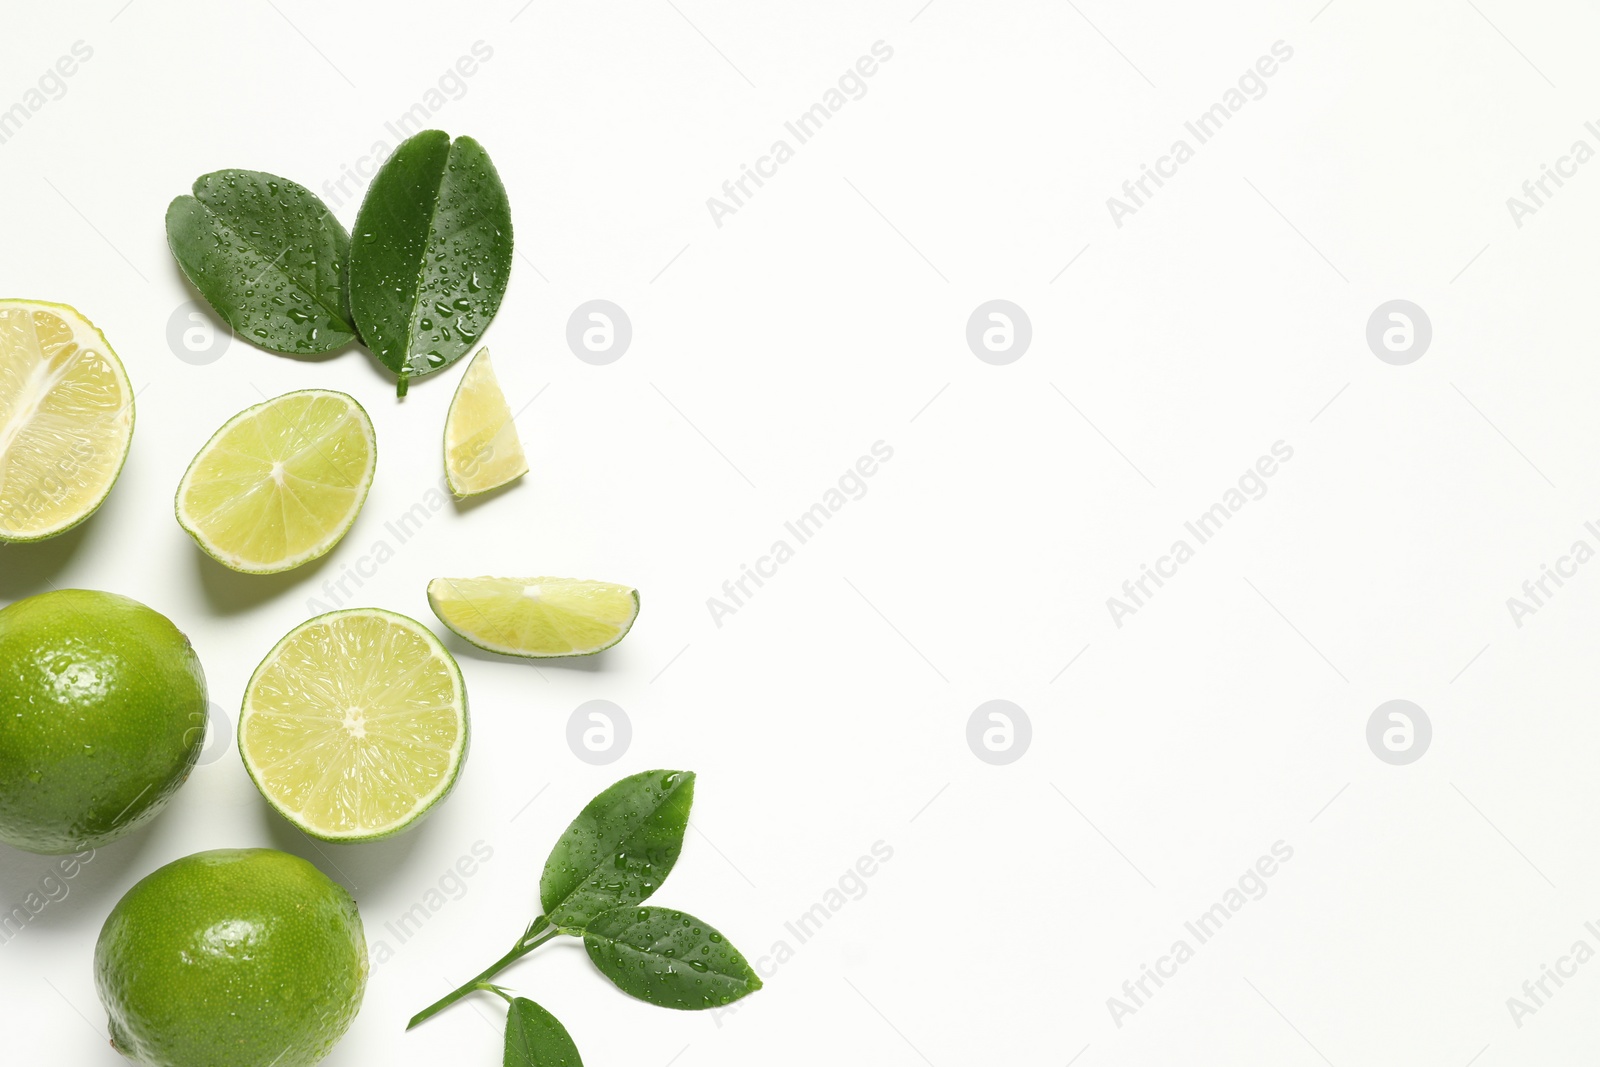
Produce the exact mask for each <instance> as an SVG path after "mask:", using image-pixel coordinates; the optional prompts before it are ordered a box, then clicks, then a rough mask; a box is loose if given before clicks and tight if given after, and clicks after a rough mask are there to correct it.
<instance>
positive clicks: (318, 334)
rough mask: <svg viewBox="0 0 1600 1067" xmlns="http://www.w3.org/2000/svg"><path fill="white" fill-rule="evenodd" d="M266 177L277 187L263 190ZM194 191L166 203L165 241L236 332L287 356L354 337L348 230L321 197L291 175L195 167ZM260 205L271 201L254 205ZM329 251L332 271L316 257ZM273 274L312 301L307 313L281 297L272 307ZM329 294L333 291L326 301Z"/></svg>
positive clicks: (323, 257)
mask: <svg viewBox="0 0 1600 1067" xmlns="http://www.w3.org/2000/svg"><path fill="white" fill-rule="evenodd" d="M230 181H232V182H234V183H244V186H245V190H246V191H245V192H243V193H241V192H239V191H238V190H237V189H236V188H231V187H229V185H228V183H229V182H230ZM273 183H275V184H277V185H279V186H280V189H279V190H278V191H277V192H276V193H274V192H271V191H269V190H268V186H269V184H273ZM252 190H253V191H254V192H255V193H256V195H257V201H256V202H255V203H251V202H250V200H251V198H250V191H252ZM193 191H194V195H193V196H180V197H177V198H176V199H174V200H173V201H172V203H171V204H169V205H168V206H167V217H166V228H167V247H168V248H169V249H171V251H172V257H173V259H175V260H177V262H178V266H179V268H180V269H181V270H182V271H183V274H184V277H186V278H188V279H189V282H190V283H191V284H192V285H193V286H194V287H195V288H196V289H197V290H199V292H200V295H201V296H203V297H205V299H206V302H207V303H208V304H210V305H211V307H212V309H213V310H214V311H216V313H217V314H218V316H220V317H221V318H222V320H223V321H224V322H226V323H227V324H228V326H229V327H230V328H231V329H232V330H233V332H234V333H235V334H237V335H238V336H239V337H242V338H244V339H245V340H246V341H248V342H250V343H251V344H253V345H256V346H258V347H260V348H264V349H266V350H267V351H269V352H279V353H283V354H287V355H322V354H325V353H328V352H333V351H336V350H337V349H340V348H343V347H345V346H346V345H348V344H349V343H350V342H352V341H354V340H356V329H355V324H354V322H353V321H352V320H351V317H350V312H349V307H348V300H347V299H346V297H345V294H346V293H347V292H348V284H347V281H346V279H347V276H348V273H349V259H350V235H349V234H348V233H346V232H345V229H344V227H343V226H342V225H340V223H339V220H338V219H336V218H335V217H334V215H333V212H331V211H329V210H328V207H327V205H326V204H324V203H323V202H322V200H321V198H320V197H318V196H317V195H316V194H315V193H313V192H312V191H311V190H310V189H307V188H306V187H305V186H303V185H300V184H299V183H298V182H293V181H290V180H289V179H288V178H283V177H279V176H278V175H276V174H267V173H265V172H262V171H251V170H219V171H213V172H212V173H210V174H202V175H201V176H200V177H199V178H196V179H195V182H194V187H193ZM262 204H267V205H270V208H271V210H267V211H263V210H261V209H260V208H261V205H262ZM229 241H232V242H233V243H232V244H231V245H229V244H228V243H227V242H229ZM258 243H264V244H265V247H257V244H258ZM280 244H281V245H282V247H281V248H279V247H278V246H279V245H280ZM327 259H331V260H333V261H334V268H333V277H331V278H330V277H328V276H327V271H326V270H325V269H318V268H317V267H316V266H315V264H317V263H319V262H322V261H323V260H327ZM272 283H276V284H277V285H279V286H289V287H292V289H293V290H294V292H295V293H297V294H299V298H300V302H302V303H304V304H305V306H306V308H308V309H309V311H306V312H303V313H305V314H306V319H305V321H303V322H297V321H295V320H294V319H293V318H292V317H291V316H290V314H289V305H288V303H287V302H284V301H282V300H279V301H278V302H277V306H276V307H275V306H274V304H273V299H274V298H273V297H272V296H271V295H270V294H269V293H268V288H269V285H270V284H272ZM330 296H332V297H337V299H336V300H335V301H331V302H330V299H329V298H330ZM263 335H264V336H263Z"/></svg>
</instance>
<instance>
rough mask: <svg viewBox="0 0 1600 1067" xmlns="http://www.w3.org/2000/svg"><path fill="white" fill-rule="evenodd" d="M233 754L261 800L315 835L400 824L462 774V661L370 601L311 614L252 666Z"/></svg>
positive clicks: (371, 834)
mask: <svg viewBox="0 0 1600 1067" xmlns="http://www.w3.org/2000/svg"><path fill="white" fill-rule="evenodd" d="M239 755H240V756H242V757H243V758H244V767H245V770H247V771H249V772H250V777H251V778H252V779H253V780H254V781H255V783H256V788H257V789H259V790H261V795H262V796H263V797H265V798H266V800H267V803H268V804H270V805H272V807H273V808H274V809H275V810H276V811H277V812H278V814H279V815H282V816H283V817H284V818H285V819H288V820H289V821H290V822H291V823H293V824H294V825H295V826H298V827H299V828H300V829H301V830H304V831H305V832H306V833H308V834H310V835H311V836H312V837H316V838H321V839H322V840H324V841H369V840H372V839H374V838H379V837H387V836H389V835H390V834H397V833H399V832H400V831H401V830H404V829H406V828H407V827H409V826H411V825H413V824H415V823H416V822H418V821H420V820H421V819H422V817H423V816H424V815H426V814H427V812H428V811H429V809H431V808H432V807H433V806H434V805H435V804H437V803H438V802H439V801H441V800H443V799H444V798H445V796H446V795H448V794H449V792H450V790H451V789H452V788H454V786H455V783H456V778H457V776H458V775H460V773H461V764H462V763H463V761H465V759H466V755H467V690H466V685H465V683H464V682H463V681H462V679H461V668H460V667H458V666H456V661H455V659H454V657H452V656H451V655H450V653H449V652H448V651H447V650H446V649H445V647H444V645H442V644H441V643H440V642H439V639H438V638H437V637H435V636H434V635H433V632H432V631H430V630H429V629H428V628H427V627H426V626H423V625H422V624H421V623H419V622H417V621H416V620H415V619H408V618H406V617H405V616H404V615H396V614H395V613H394V612H392V611H382V610H380V609H378V608H350V609H346V610H344V611H334V612H329V613H328V614H326V615H319V616H317V617H316V618H314V619H311V620H309V621H308V622H303V623H301V624H300V625H299V626H297V627H295V628H294V629H293V630H291V631H289V634H288V636H286V637H285V638H284V639H283V640H282V641H279V642H278V644H277V646H276V647H275V648H273V650H272V651H271V652H269V653H268V654H267V658H266V659H264V660H262V661H261V665H260V666H259V667H257V668H256V672H255V674H253V675H252V676H251V677H250V684H249V685H248V686H247V687H246V688H245V694H244V708H243V710H242V711H241V712H240V714H239Z"/></svg>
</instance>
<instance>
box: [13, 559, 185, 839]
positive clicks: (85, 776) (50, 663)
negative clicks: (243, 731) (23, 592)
mask: <svg viewBox="0 0 1600 1067" xmlns="http://www.w3.org/2000/svg"><path fill="white" fill-rule="evenodd" d="M208 707H209V704H208V702H207V700H206V677H205V672H204V671H202V670H201V669H200V659H199V657H198V656H196V655H195V653H194V648H193V647H192V646H191V645H190V644H189V639H188V638H187V637H185V636H184V635H183V633H182V632H181V631H180V630H179V629H178V628H177V627H176V626H174V625H172V622H171V621H170V620H169V619H167V617H166V616H164V615H162V614H161V613H159V612H156V611H152V610H151V609H149V608H147V607H145V606H144V605H143V604H141V603H139V602H138V601H136V600H129V599H128V598H127V597H124V596H117V595H116V594H115V593H100V592H95V591H93V590H88V589H61V590H56V591H55V592H50V593H40V594H39V595H38V596H31V597H28V598H27V599H25V600H19V601H17V602H16V603H14V604H11V605H10V606H8V607H6V608H5V609H4V610H0V841H5V842H7V843H8V844H12V845H15V846H17V847H18V848H25V849H27V850H29V851H30V852H47V853H59V852H77V851H80V850H82V849H85V848H95V847H97V846H99V845H103V844H105V843H106V842H108V841H111V840H114V839H115V838H118V837H121V836H122V835H123V834H125V833H128V832H129V831H130V830H133V829H135V828H137V827H139V826H142V825H143V824H144V823H146V822H148V821H149V820H151V819H153V818H155V816H156V815H157V814H158V813H159V812H160V811H161V809H162V808H164V807H166V805H167V801H168V800H169V799H170V798H171V796H172V794H173V793H174V792H176V791H177V788H178V787H179V786H180V785H182V784H183V782H184V779H186V778H187V777H188V776H189V771H190V770H191V769H192V768H193V767H194V762H195V759H196V758H197V757H198V756H199V755H200V748H201V746H202V745H203V744H204V742H205V732H206V730H205V728H206V711H207V708H208Z"/></svg>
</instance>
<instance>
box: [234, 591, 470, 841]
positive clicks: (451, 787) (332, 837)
mask: <svg viewBox="0 0 1600 1067" xmlns="http://www.w3.org/2000/svg"><path fill="white" fill-rule="evenodd" d="M343 615H382V616H384V617H385V618H389V619H399V620H400V621H401V622H407V623H410V624H411V625H412V626H415V627H416V628H417V630H418V632H420V633H421V634H423V636H425V637H426V638H427V639H428V640H429V641H430V642H432V644H433V646H434V647H435V648H436V649H437V650H438V651H440V652H442V653H444V661H445V662H446V663H448V664H449V665H450V669H451V670H452V671H453V672H454V673H455V678H456V689H457V690H458V691H459V692H460V693H461V755H460V756H459V758H457V760H456V765H455V770H454V772H453V773H452V774H451V775H450V780H449V781H448V782H446V783H445V784H444V786H443V788H441V789H440V790H439V792H438V794H437V795H436V796H435V797H434V798H433V799H432V800H430V801H429V802H428V804H427V806H426V807H424V808H422V809H421V810H419V811H417V812H416V813H415V814H414V815H412V816H411V818H409V819H407V820H406V821H405V822H403V823H400V824H399V825H397V826H391V827H390V828H389V829H387V830H383V831H380V832H378V833H376V834H325V833H323V832H321V831H320V830H317V829H315V828H314V827H311V826H308V825H306V824H305V823H303V822H301V821H300V820H299V819H296V818H295V817H294V816H293V815H291V814H290V813H289V812H287V811H284V810H283V809H282V808H281V807H279V806H278V805H277V803H276V802H275V801H273V799H272V798H271V797H270V796H268V795H267V791H266V789H265V788H264V787H263V786H262V784H261V779H260V778H258V777H257V776H256V772H255V768H254V767H253V766H252V765H251V763H250V757H249V756H248V755H247V754H246V753H245V750H244V720H245V714H246V712H247V711H248V710H249V708H250V694H251V693H252V692H254V691H255V687H256V677H257V676H258V675H259V674H260V673H261V671H262V668H264V667H266V665H267V664H268V663H270V662H272V660H273V659H275V658H276V657H277V653H278V649H280V648H282V647H283V646H284V644H285V643H286V642H287V641H288V640H289V638H291V637H293V636H294V635H295V634H297V633H299V632H300V631H301V630H304V629H305V628H306V627H307V626H310V625H312V624H313V623H317V622H322V621H323V620H325V619H331V618H334V617H335V616H343ZM237 733H238V737H237V739H236V742H235V744H236V746H237V748H238V749H239V762H241V763H243V764H244V769H245V773H246V774H248V775H249V776H250V781H251V782H252V783H253V784H254V785H255V787H256V792H258V793H260V794H261V799H262V800H265V801H266V802H267V806H268V807H270V808H271V809H272V810H273V811H275V812H277V813H278V814H279V815H280V816H282V817H283V820H284V821H285V822H287V823H288V824H289V825H290V826H293V827H295V828H296V829H297V830H299V831H300V832H301V833H303V834H305V835H306V836H307V837H314V838H316V839H317V840H318V841H328V842H331V843H333V844H353V843H358V842H362V841H382V840H383V839H384V838H387V837H394V836H395V835H396V834H401V833H404V832H405V831H407V830H409V829H411V828H412V827H414V826H416V825H417V824H418V823H420V822H422V820H423V819H425V818H427V817H428V815H429V814H430V813H431V812H432V811H433V809H434V808H436V807H438V806H439V804H440V802H442V801H443V800H444V799H445V798H446V797H448V796H449V795H450V794H451V793H452V792H454V791H455V787H456V783H457V782H458V781H459V780H460V778H461V769H462V768H463V767H465V766H466V765H467V750H468V748H469V747H470V746H471V743H472V716H471V714H470V712H469V711H468V708H467V680H466V677H465V676H464V675H463V674H462V673H461V664H459V663H457V662H456V658H455V657H454V656H452V655H451V654H450V650H449V649H448V648H446V647H444V642H443V641H440V640H439V638H438V636H437V635H436V634H435V633H434V632H433V631H432V630H430V629H428V628H427V627H426V626H424V625H422V623H420V622H418V621H417V620H416V619H413V618H412V617H411V616H409V615H402V614H400V613H399V612H398V611H387V610H385V609H383V608H341V609H339V610H338V611H325V612H323V613H322V614H321V615H314V616H312V617H311V618H309V619H307V620H306V621H305V622H302V623H300V624H299V625H298V626H296V627H294V628H293V629H291V630H290V631H289V632H288V633H286V634H284V635H283V636H282V637H281V638H279V639H278V643H277V644H275V645H273V646H272V649H271V651H269V652H268V653H267V654H266V655H265V656H263V657H262V659H261V662H260V663H258V664H256V669H255V670H254V671H251V672H250V681H249V682H247V683H246V684H245V687H244V699H243V701H241V703H240V705H239V729H238V731H237Z"/></svg>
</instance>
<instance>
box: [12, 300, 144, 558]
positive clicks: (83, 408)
mask: <svg viewBox="0 0 1600 1067" xmlns="http://www.w3.org/2000/svg"><path fill="white" fill-rule="evenodd" d="M132 438H133V388H132V386H131V385H130V384H129V382H128V374H127V371H125V370H124V369H123V367H122V362H121V360H119V359H118V358H117V354H116V353H115V352H113V351H112V350H111V346H110V345H109V344H108V343H106V339H105V335H104V334H102V333H101V332H100V331H99V330H97V329H95V327H94V324H93V323H91V322H90V321H89V320H88V319H86V318H84V317H83V316H82V315H80V314H79V313H78V312H77V311H76V310H74V309H73V308H70V307H68V306H66V305H65V304H50V303H45V302H42V301H37V300H0V541H39V540H42V539H44V538H46V537H54V536H55V535H57V534H59V533H64V532H65V531H67V530H70V529H71V528H72V527H74V526H76V525H78V523H80V522H82V521H83V520H84V519H86V518H88V517H89V516H90V515H92V514H94V512H95V509H96V508H98V507H99V506H100V504H101V503H102V502H103V501H104V500H105V498H106V496H107V495H108V494H109V493H110V492H111V487H112V485H114V484H115V483H116V480H117V475H118V474H120V473H121V471H122V465H123V463H124V462H125V461H126V460H127V458H128V445H129V443H130V442H131V440H132Z"/></svg>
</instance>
